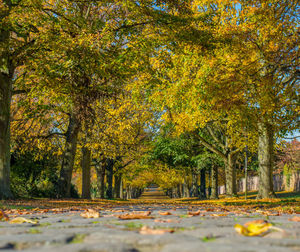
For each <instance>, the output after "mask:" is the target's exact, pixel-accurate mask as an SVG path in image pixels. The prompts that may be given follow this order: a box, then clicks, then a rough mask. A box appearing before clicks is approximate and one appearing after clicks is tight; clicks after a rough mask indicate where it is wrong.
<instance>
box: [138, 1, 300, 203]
mask: <svg viewBox="0 0 300 252" xmlns="http://www.w3.org/2000/svg"><path fill="white" fill-rule="evenodd" d="M194 6H195V8H194V11H195V12H196V13H199V15H201V14H202V13H207V12H210V13H211V16H210V19H209V20H210V21H211V25H210V26H209V25H206V26H205V25H203V23H200V22H198V23H196V22H195V25H197V27H201V29H202V30H203V31H210V32H208V34H210V35H212V37H213V39H210V40H209V41H212V44H211V47H210V49H211V50H207V47H204V46H203V44H201V43H200V44H199V43H196V42H194V41H192V43H187V42H186V41H183V40H182V41H179V42H177V43H176V45H177V47H175V49H174V50H168V49H165V48H160V50H157V51H156V52H155V53H156V54H155V57H153V58H152V65H151V66H152V68H153V69H154V70H153V73H155V74H154V76H151V77H149V76H144V79H143V81H146V82H147V80H148V83H151V85H152V86H151V88H152V90H151V91H149V93H150V94H151V95H150V97H151V98H150V100H152V101H154V102H153V103H154V104H156V105H158V106H159V108H162V110H164V112H165V113H164V114H165V118H166V120H170V119H167V117H169V118H171V119H172V121H173V122H174V123H175V124H177V125H178V131H179V132H184V131H194V130H195V129H197V128H204V127H205V126H206V125H207V123H208V122H209V123H211V122H218V123H219V124H221V123H223V124H225V125H226V126H225V128H226V135H228V136H229V137H230V142H231V144H230V146H231V147H233V148H241V147H242V148H244V147H245V140H244V139H245V135H248V139H249V138H250V139H252V142H253V148H254V147H257V148H258V155H259V163H260V168H259V171H260V182H261V184H260V191H259V196H258V197H259V198H261V197H263V198H265V197H272V195H273V186H272V169H273V168H272V167H273V143H274V134H275V133H276V134H278V133H279V132H280V131H281V130H283V129H285V130H286V129H287V130H292V129H294V128H295V127H297V118H298V116H299V110H298V108H297V103H298V102H299V99H298V96H297V94H298V93H299V81H298V76H299V71H298V70H297V66H298V65H299V64H298V63H299V50H298V46H297V44H298V31H297V30H298V28H297V23H298V20H299V16H298V12H297V10H299V6H298V4H297V1H273V2H268V3H267V2H265V1H222V2H220V1H195V2H194ZM275 34H276V35H275ZM193 42H194V43H193ZM173 48H174V47H173ZM167 111H169V112H167ZM170 115H171V116H170ZM187 122H188V123H187ZM255 136H257V137H258V139H257V140H258V141H256V142H258V145H256V144H255V141H253V140H254V138H255ZM202 142H203V141H202ZM250 146H251V145H250ZM207 147H208V146H207ZM251 147H252V146H251ZM229 170H230V169H227V171H229ZM232 177H234V175H232Z"/></svg>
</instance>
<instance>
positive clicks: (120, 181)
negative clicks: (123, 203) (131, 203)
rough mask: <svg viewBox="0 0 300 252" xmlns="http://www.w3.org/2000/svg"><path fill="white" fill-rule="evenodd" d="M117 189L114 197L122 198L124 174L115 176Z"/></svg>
mask: <svg viewBox="0 0 300 252" xmlns="http://www.w3.org/2000/svg"><path fill="white" fill-rule="evenodd" d="M114 177H115V188H114V197H115V198H118V199H119V198H121V189H122V188H121V186H122V185H121V184H122V174H121V173H119V174H115V175H114Z"/></svg>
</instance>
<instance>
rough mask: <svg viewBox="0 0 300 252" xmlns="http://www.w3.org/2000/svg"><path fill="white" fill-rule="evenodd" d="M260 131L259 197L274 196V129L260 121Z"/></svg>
mask: <svg viewBox="0 0 300 252" xmlns="http://www.w3.org/2000/svg"><path fill="white" fill-rule="evenodd" d="M258 133H259V136H258V163H259V168H258V169H259V190H258V195H257V198H258V199H264V198H274V197H275V193H274V189H273V161H274V153H273V152H274V146H273V144H274V130H273V127H272V125H271V124H269V123H266V122H260V123H259V124H258Z"/></svg>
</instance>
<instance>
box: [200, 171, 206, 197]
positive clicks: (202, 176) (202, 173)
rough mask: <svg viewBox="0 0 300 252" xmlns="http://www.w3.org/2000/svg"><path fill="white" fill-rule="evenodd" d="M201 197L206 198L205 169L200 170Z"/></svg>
mask: <svg viewBox="0 0 300 252" xmlns="http://www.w3.org/2000/svg"><path fill="white" fill-rule="evenodd" d="M199 196H200V198H201V199H206V178H205V169H201V171H200V195H199Z"/></svg>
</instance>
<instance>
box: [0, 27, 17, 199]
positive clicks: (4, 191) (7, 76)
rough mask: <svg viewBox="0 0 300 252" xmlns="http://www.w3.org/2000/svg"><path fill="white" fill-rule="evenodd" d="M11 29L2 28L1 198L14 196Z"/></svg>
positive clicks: (0, 90) (0, 87) (0, 99)
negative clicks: (11, 178)
mask: <svg viewBox="0 0 300 252" xmlns="http://www.w3.org/2000/svg"><path fill="white" fill-rule="evenodd" d="M9 37H10V34H9V31H7V29H3V30H0V46H1V48H3V47H4V49H3V50H1V51H0V53H1V54H0V199H8V198H12V193H11V191H10V178H9V177H10V104H11V96H12V77H13V74H14V68H13V66H12V64H11V62H10V58H9Z"/></svg>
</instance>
